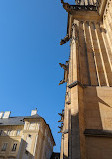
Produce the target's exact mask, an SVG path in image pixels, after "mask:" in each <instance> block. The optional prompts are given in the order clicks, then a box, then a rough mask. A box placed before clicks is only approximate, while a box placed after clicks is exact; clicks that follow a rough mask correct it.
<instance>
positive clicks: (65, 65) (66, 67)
mask: <svg viewBox="0 0 112 159" xmlns="http://www.w3.org/2000/svg"><path fill="white" fill-rule="evenodd" d="M59 65H60V66H61V67H62V68H63V69H64V79H63V80H61V81H60V83H59V85H61V84H63V83H65V82H67V79H68V66H69V62H68V61H66V64H61V63H59Z"/></svg>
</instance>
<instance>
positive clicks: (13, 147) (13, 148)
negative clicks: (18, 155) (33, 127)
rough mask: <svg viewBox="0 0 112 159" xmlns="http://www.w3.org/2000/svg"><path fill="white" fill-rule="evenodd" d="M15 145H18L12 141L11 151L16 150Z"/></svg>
mask: <svg viewBox="0 0 112 159" xmlns="http://www.w3.org/2000/svg"><path fill="white" fill-rule="evenodd" d="M17 145H18V144H17V143H13V146H12V149H11V151H12V152H16V150H17Z"/></svg>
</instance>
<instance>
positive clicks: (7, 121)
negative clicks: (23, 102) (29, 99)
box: [0, 114, 41, 125]
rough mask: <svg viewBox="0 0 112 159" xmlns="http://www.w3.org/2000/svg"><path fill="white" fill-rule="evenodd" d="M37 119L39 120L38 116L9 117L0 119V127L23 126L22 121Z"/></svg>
mask: <svg viewBox="0 0 112 159" xmlns="http://www.w3.org/2000/svg"><path fill="white" fill-rule="evenodd" d="M25 118H28V119H35V118H36V119H37V118H41V117H40V116H39V115H38V114H36V115H33V116H17V117H9V118H2V119H0V125H24V119H25Z"/></svg>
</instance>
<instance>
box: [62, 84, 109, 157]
mask: <svg viewBox="0 0 112 159" xmlns="http://www.w3.org/2000/svg"><path fill="white" fill-rule="evenodd" d="M108 93H109V92H108ZM80 96H81V97H80ZM106 97H107V98H103V92H102V91H101V89H100V88H97V87H86V88H85V89H84V93H83V98H82V94H80V93H79V98H80V100H79V105H78V109H79V112H78V113H74V115H72V114H71V112H70V110H69V113H68V114H69V116H68V118H69V123H68V127H69V130H70V131H69V133H68V145H69V146H68V154H69V158H71V159H74V156H75V158H80V152H81V153H84V151H83V149H84V148H86V149H87V151H88V152H89V153H90V154H88V152H87V157H90V158H91V157H92V151H93V148H94V147H95V148H96V149H98V150H99V151H100V153H103V151H105V152H106V153H107V151H108V150H109V149H110V147H111V148H112V143H111V142H110V141H108V139H107V141H108V142H109V143H108V145H109V146H107V145H106V144H105V143H104V141H103V140H106V137H107V136H105V137H104V136H103V137H102V135H103V134H104V133H106V131H105V130H104V124H105V123H102V122H103V121H104V120H106V118H111V120H112V117H109V116H108V115H110V112H112V105H111V104H110V102H109V101H110V99H109V98H108V94H106ZM105 99H106V100H105ZM72 108H73V107H72ZM75 109H76V108H75V105H74V112H75ZM82 109H83V110H82ZM72 111H73V110H72ZM105 113H106V114H105ZM105 116H107V117H106V118H105ZM102 119H103V120H102ZM83 124H84V125H83ZM108 125H109V123H108ZM107 128H108V129H109V130H112V126H111V127H109V126H108V127H107ZM85 130H89V131H87V132H89V133H91V134H84V132H85ZM90 130H91V131H90ZM96 130H97V131H96ZM107 132H108V131H107ZM93 133H97V134H96V135H97V136H95V139H94V140H93V139H92V135H93ZM99 133H103V134H99ZM108 133H109V132H108ZM79 134H80V135H82V138H81V136H80V135H79ZM87 135H89V136H87ZM94 135H95V134H94ZM98 135H100V143H99V144H97V141H99V136H98ZM109 135H110V134H109ZM86 137H87V138H86ZM84 138H85V143H84V140H83V139H84ZM95 140H96V141H95ZM94 142H96V143H94ZM92 143H94V144H93V145H94V146H93V147H92V146H91V145H92ZM101 143H102V144H103V145H104V147H105V149H104V150H101V149H102V147H101V145H102V144H101ZM95 144H96V145H95ZM80 145H81V147H82V149H80ZM83 146H84V147H83ZM89 150H90V151H89ZM63 151H66V150H63ZM95 152H96V150H95ZM95 152H94V153H95ZM109 153H110V154H111V155H112V151H110V152H109ZM63 154H65V153H64V152H63ZM98 157H99V158H100V156H98ZM98 157H97V158H98ZM63 158H64V159H68V157H67V156H63ZM102 158H103V159H105V157H104V156H102Z"/></svg>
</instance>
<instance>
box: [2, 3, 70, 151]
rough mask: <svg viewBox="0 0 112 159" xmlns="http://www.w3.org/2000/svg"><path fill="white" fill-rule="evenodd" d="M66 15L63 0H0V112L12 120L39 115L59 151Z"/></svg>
mask: <svg viewBox="0 0 112 159" xmlns="http://www.w3.org/2000/svg"><path fill="white" fill-rule="evenodd" d="M66 29H67V13H66V11H65V10H64V9H63V7H62V5H61V3H60V0H47V1H45V0H44V1H37V0H0V111H7V110H11V112H12V116H22V115H25V116H26V115H30V112H31V110H32V109H35V108H36V107H37V109H38V114H39V115H40V116H42V117H43V118H45V120H46V122H47V123H48V124H49V125H50V128H51V130H52V133H53V136H54V139H55V141H56V145H57V146H56V147H55V148H54V151H60V143H61V135H60V134H58V133H57V132H58V131H59V129H58V125H59V123H58V120H59V119H60V117H59V115H58V112H61V110H62V109H63V108H64V99H65V87H66V85H65V84H63V85H61V86H59V85H58V83H59V81H60V80H61V79H62V78H63V73H64V72H63V69H61V68H60V66H59V63H60V62H61V63H65V61H66V60H68V57H69V43H67V44H65V45H63V46H60V45H59V43H60V40H61V38H63V37H64V36H65V35H66Z"/></svg>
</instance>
